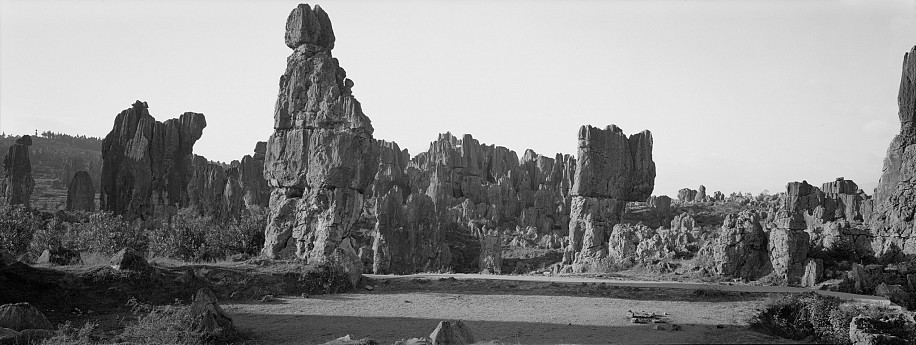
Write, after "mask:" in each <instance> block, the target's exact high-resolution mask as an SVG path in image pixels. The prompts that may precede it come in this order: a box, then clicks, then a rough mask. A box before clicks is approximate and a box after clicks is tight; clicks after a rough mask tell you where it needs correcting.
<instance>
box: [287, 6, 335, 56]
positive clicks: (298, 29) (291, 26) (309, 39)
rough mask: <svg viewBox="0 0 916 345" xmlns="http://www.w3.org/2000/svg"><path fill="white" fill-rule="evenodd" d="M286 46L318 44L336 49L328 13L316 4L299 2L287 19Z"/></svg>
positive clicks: (329, 48)
mask: <svg viewBox="0 0 916 345" xmlns="http://www.w3.org/2000/svg"><path fill="white" fill-rule="evenodd" d="M285 39H286V46H287V47H290V48H292V49H296V48H298V47H299V46H301V45H316V46H319V47H321V48H324V49H327V50H331V49H334V29H333V28H332V27H331V19H330V18H328V14H327V13H325V12H324V10H323V9H321V7H320V6H318V5H315V8H314V9H312V8H311V7H309V5H308V4H299V6H298V7H296V8H295V9H293V11H292V12H291V13H290V14H289V17H288V18H287V19H286V36H285Z"/></svg>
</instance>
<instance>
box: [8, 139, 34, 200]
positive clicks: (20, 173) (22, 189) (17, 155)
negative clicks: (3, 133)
mask: <svg viewBox="0 0 916 345" xmlns="http://www.w3.org/2000/svg"><path fill="white" fill-rule="evenodd" d="M31 145H32V138H31V137H29V136H28V135H26V136H23V137H21V138H19V139H17V140H16V144H13V146H10V148H9V151H7V153H6V157H4V158H3V169H4V171H5V172H6V175H5V176H4V185H5V186H6V190H4V191H3V193H4V195H5V196H6V202H7V204H10V205H25V206H26V207H29V206H30V199H31V197H32V191H33V190H34V189H35V180H34V179H33V178H32V163H31V161H30V160H29V146H31Z"/></svg>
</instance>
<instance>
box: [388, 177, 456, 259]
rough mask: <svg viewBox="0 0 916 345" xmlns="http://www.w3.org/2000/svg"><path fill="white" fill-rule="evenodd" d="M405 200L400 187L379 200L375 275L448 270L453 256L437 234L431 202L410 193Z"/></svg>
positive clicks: (438, 232) (436, 218)
mask: <svg viewBox="0 0 916 345" xmlns="http://www.w3.org/2000/svg"><path fill="white" fill-rule="evenodd" d="M403 200H404V198H403V194H402V193H401V189H400V188H399V187H397V186H395V187H393V188H392V189H391V190H390V191H389V192H388V193H386V194H385V195H384V196H382V197H380V198H378V199H377V200H376V203H377V205H376V214H377V218H378V221H377V223H376V229H375V232H376V234H375V236H374V243H373V245H372V251H373V253H374V260H373V268H372V270H373V272H374V273H376V274H388V273H394V274H412V273H417V272H424V271H426V272H429V271H437V270H444V269H446V268H448V267H449V264H450V263H451V253H450V252H449V248H448V246H447V245H445V243H443V240H444V238H443V237H442V233H441V232H440V231H438V230H439V228H438V224H437V223H438V217H437V215H436V210H435V205H434V204H433V201H432V199H431V198H430V197H429V196H427V195H425V194H411V195H410V196H408V197H407V201H406V202H404V201H403Z"/></svg>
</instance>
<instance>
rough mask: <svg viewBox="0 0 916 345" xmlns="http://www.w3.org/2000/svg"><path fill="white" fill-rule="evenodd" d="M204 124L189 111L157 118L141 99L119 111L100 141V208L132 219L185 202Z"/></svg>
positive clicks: (144, 216) (183, 204)
mask: <svg viewBox="0 0 916 345" xmlns="http://www.w3.org/2000/svg"><path fill="white" fill-rule="evenodd" d="M206 126H207V121H206V119H205V118H204V115H203V114H199V113H191V112H188V113H184V114H182V115H181V116H180V117H179V118H178V119H170V120H166V121H165V122H158V121H156V119H154V118H153V117H152V116H150V114H149V111H148V106H147V104H146V103H145V102H140V101H137V102H135V103H134V104H133V106H132V107H130V108H128V109H126V110H124V111H122V112H121V113H120V114H118V116H117V117H116V118H115V121H114V127H113V128H112V130H111V132H109V133H108V135H107V136H105V139H104V140H103V141H102V185H101V191H100V195H99V204H100V206H99V207H100V208H101V209H102V210H105V211H112V212H114V213H115V214H118V215H123V216H124V217H126V218H128V219H133V218H138V217H139V218H147V217H149V216H152V215H153V214H155V213H156V208H157V207H185V206H187V205H188V195H187V186H188V182H189V175H190V168H191V156H192V154H193V147H194V143H195V142H197V140H198V139H200V136H201V135H202V134H203V129H204V127H206Z"/></svg>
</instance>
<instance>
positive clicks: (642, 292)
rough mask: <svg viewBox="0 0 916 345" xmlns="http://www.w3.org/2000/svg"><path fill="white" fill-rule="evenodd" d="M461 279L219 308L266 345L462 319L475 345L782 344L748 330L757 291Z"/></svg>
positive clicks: (405, 281)
mask: <svg viewBox="0 0 916 345" xmlns="http://www.w3.org/2000/svg"><path fill="white" fill-rule="evenodd" d="M458 276H462V277H461V279H458V278H457V276H456V278H455V279H451V278H449V277H451V275H427V276H426V279H417V278H420V277H421V276H404V277H398V279H394V278H395V277H393V276H389V277H387V278H386V277H372V278H373V283H374V284H376V285H375V286H374V289H373V290H372V291H366V290H364V289H360V290H359V291H358V292H356V293H350V294H337V295H322V296H311V297H310V298H305V297H291V298H281V299H279V300H277V301H276V302H273V303H250V304H227V305H225V308H226V310H227V312H229V313H230V314H231V315H232V317H233V318H234V320H235V323H236V325H237V327H239V328H241V329H242V330H244V331H247V332H250V333H251V334H252V335H253V337H254V338H255V339H256V342H257V343H263V344H320V343H323V342H326V341H329V340H332V339H335V338H338V337H341V336H344V335H347V334H350V335H352V336H354V337H371V338H373V339H375V340H377V341H379V342H380V343H381V344H392V343H393V342H395V341H397V340H399V339H405V338H411V337H422V336H429V334H430V332H432V330H433V329H434V328H435V327H436V324H437V323H438V322H439V321H441V320H449V319H460V320H463V321H465V323H466V324H467V325H468V327H469V328H470V329H471V331H472V332H473V334H474V335H475V337H476V338H477V340H478V341H498V342H501V343H510V344H517V343H522V344H529V343H542V344H543V343H587V344H595V343H600V344H606V343H643V344H645V343H784V342H786V341H785V340H782V339H778V338H775V337H771V336H767V335H764V334H761V333H757V332H753V331H751V330H750V329H748V327H747V321H748V319H749V318H750V317H751V316H752V315H754V314H756V312H757V309H758V308H759V307H760V306H761V304H762V303H763V299H764V298H765V295H763V294H752V293H746V292H716V291H712V292H704V293H697V291H696V290H686V289H683V288H682V289H671V288H658V287H651V288H640V287H632V286H623V287H619V286H612V285H608V284H605V285H601V284H584V285H583V284H561V283H558V282H544V281H525V280H519V279H515V280H512V281H503V280H498V279H471V278H478V277H473V276H469V275H458ZM493 277H494V276H490V278H493ZM503 277H505V276H503ZM434 278H437V279H434ZM510 278H518V277H510ZM577 279H581V278H573V279H570V281H569V282H579V281H578V280H577ZM596 281H597V280H594V279H590V280H589V282H591V283H594V282H596ZM629 310H633V311H645V312H654V313H659V314H661V313H668V314H669V315H670V320H671V321H672V322H673V323H675V324H678V325H680V326H681V330H679V331H672V330H670V328H671V326H670V325H664V327H668V330H655V329H653V326H654V325H642V324H633V323H631V320H630V318H629V317H627V311H629ZM717 326H722V327H717Z"/></svg>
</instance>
